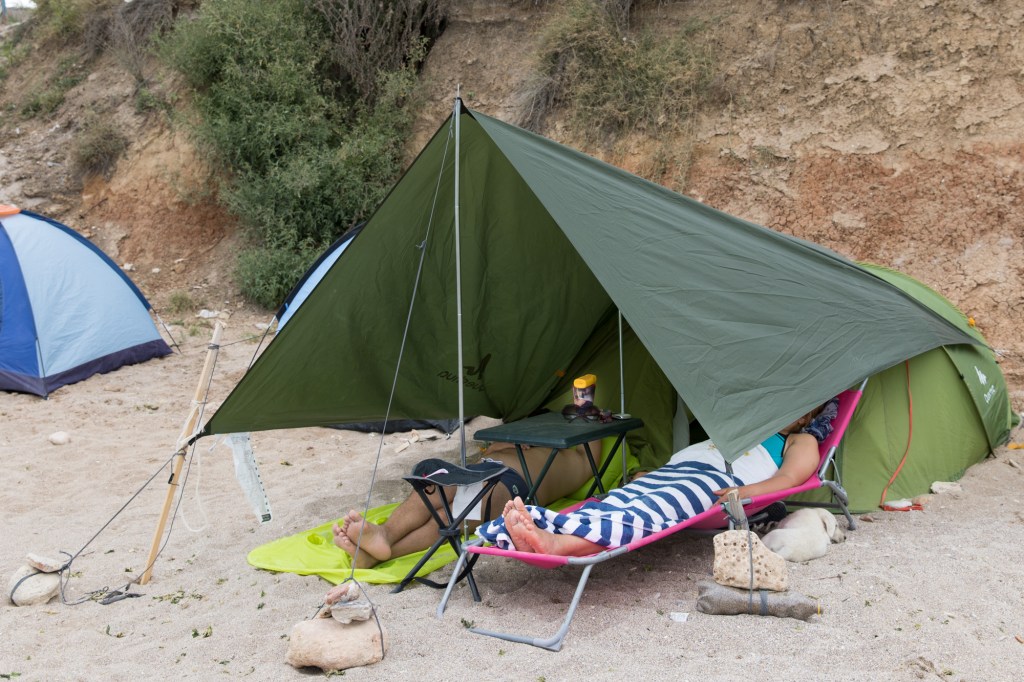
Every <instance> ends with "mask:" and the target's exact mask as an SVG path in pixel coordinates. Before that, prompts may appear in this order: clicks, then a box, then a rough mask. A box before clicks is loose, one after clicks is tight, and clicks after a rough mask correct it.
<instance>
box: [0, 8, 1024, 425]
mask: <svg viewBox="0 0 1024 682" xmlns="http://www.w3.org/2000/svg"><path fill="white" fill-rule="evenodd" d="M558 4H559V3H558V2H556V1H555V0H549V1H548V2H542V3H535V2H532V1H530V0H520V1H518V2H510V0H456V2H455V10H454V13H453V16H452V19H451V21H450V22H449V25H448V27H447V29H446V31H445V33H444V35H443V36H441V38H440V39H439V40H438V41H437V43H436V45H435V46H434V48H433V50H432V52H431V54H430V57H429V59H428V61H427V63H426V64H425V66H424V69H423V72H422V76H423V89H424V94H425V100H426V103H425V105H424V106H423V109H422V113H421V115H420V117H419V120H418V122H417V125H416V129H415V132H414V135H413V138H412V140H411V141H410V145H409V152H410V158H412V156H413V155H414V154H415V153H416V152H417V151H418V150H419V149H420V148H421V147H422V145H423V144H424V143H425V142H426V140H427V138H428V136H429V135H430V134H431V133H433V131H434V130H435V129H436V128H437V126H438V125H439V124H440V123H441V122H442V121H443V120H444V118H445V117H446V116H447V115H448V113H449V112H450V111H451V108H452V102H453V98H454V97H455V94H456V92H457V91H459V92H461V95H462V97H463V98H464V99H465V100H466V102H467V103H468V104H469V105H470V106H471V107H473V108H475V109H478V110H480V111H483V112H485V113H487V114H490V115H493V116H496V117H498V118H501V119H504V120H514V119H515V118H516V115H517V114H518V107H519V106H520V102H521V95H522V92H523V91H524V89H525V88H526V86H527V84H528V83H529V80H530V77H531V74H532V69H533V63H534V58H535V54H536V50H537V45H538V43H539V39H540V36H541V32H542V31H543V29H544V27H545V26H546V25H547V24H548V23H549V22H550V21H551V18H552V16H553V12H554V11H555V10H556V8H557V6H558ZM639 4H640V8H639V9H638V10H637V11H636V13H635V16H634V20H635V21H634V23H635V26H636V27H637V28H638V29H643V30H651V31H654V32H656V33H662V34H668V33H671V32H674V31H679V30H680V29H681V27H682V26H684V25H685V24H686V23H687V22H691V21H693V20H694V19H699V20H701V21H702V22H704V23H705V24H706V25H707V28H706V30H705V31H704V32H703V33H702V34H701V40H704V41H706V42H707V43H708V45H709V47H711V48H712V50H713V53H714V55H715V62H716V73H717V81H716V86H715V89H716V92H717V93H718V95H719V96H718V97H717V98H716V100H715V102H714V103H712V104H709V105H708V106H706V107H705V108H704V110H703V111H702V112H701V114H700V115H699V116H698V117H697V119H696V120H694V121H692V122H690V123H689V124H688V125H687V126H685V127H684V128H685V130H684V132H681V133H678V134H674V135H672V136H668V135H665V134H656V133H652V132H651V131H645V132H640V133H637V134H635V135H633V136H631V137H630V138H628V139H626V140H623V141H620V142H618V143H616V144H614V145H612V146H610V147H608V148H593V147H588V146H587V144H586V143H584V142H583V141H582V140H581V139H579V138H575V137H574V136H573V135H572V131H571V130H569V129H567V128H566V127H565V126H563V125H562V124H561V123H560V122H559V121H558V118H557V117H554V118H553V119H552V123H551V126H550V129H548V130H544V131H541V132H543V133H544V134H546V135H548V136H549V137H552V138H554V139H556V140H558V141H561V142H564V143H567V144H571V145H573V146H576V147H579V148H581V149H583V150H584V151H587V152H588V153H591V154H594V155H595V156H599V157H601V158H603V159H605V160H607V161H609V162H611V163H614V164H616V165H619V166H622V167H624V168H627V169H628V170H631V171H634V172H637V173H639V174H641V175H644V176H645V177H648V178H650V179H652V180H654V181H656V182H660V183H661V184H664V185H666V186H668V187H670V188H672V189H674V190H677V191H680V192H683V193H685V194H688V195H690V196H692V197H695V198H697V199H699V200H701V201H703V202H705V203H707V204H709V205H711V206H714V207H715V208H718V209H721V210H723V211H726V212H729V213H732V214H734V215H737V216H740V217H742V218H745V219H747V220H751V221H753V222H757V223H760V224H762V225H765V226H767V227H770V228H772V229H776V230H780V231H784V232H787V233H790V234H793V235H796V236H798V237H802V238H806V239H810V240H813V241H816V242H819V243H821V244H824V245H826V246H828V247H830V248H832V249H835V250H836V251H838V252H840V253H842V254H844V255H846V256H849V257H851V258H854V259H859V260H867V261H872V262H875V263H879V264H882V265H887V266H891V267H894V268H896V269H899V270H902V271H904V272H906V273H908V274H910V275H912V276H914V277H916V278H918V279H920V280H922V281H923V282H925V283H927V284H929V285H930V286H932V287H934V288H936V289H937V290H938V291H940V292H942V293H943V294H945V295H946V296H947V297H948V298H949V299H950V300H952V301H953V302H954V303H956V304H957V305H958V306H959V307H960V308H961V309H962V310H963V311H964V312H965V313H966V314H968V315H970V316H972V317H974V318H975V320H976V321H977V324H978V327H979V328H980V329H981V330H982V331H983V332H984V334H985V335H986V337H987V338H988V340H989V342H990V343H991V344H992V346H993V347H995V348H996V349H998V350H999V351H1000V352H1001V353H1002V355H1003V359H1002V366H1003V369H1004V372H1005V373H1006V375H1007V379H1008V381H1009V382H1010V384H1011V392H1012V395H1013V401H1014V406H1015V409H1017V410H1021V409H1024V339H1022V335H1021V333H1020V331H1019V330H1020V328H1021V326H1022V322H1024V226H1022V218H1024V215H1022V214H1024V206H1022V199H1021V196H1022V194H1024V191H1022V190H1024V172H1022V168H1024V136H1022V132H1021V131H1024V75H1022V74H1024V46H1022V45H1020V44H1019V42H1018V41H1017V40H1016V39H1015V36H1016V35H1017V34H1018V33H1019V31H1020V30H1021V27H1022V24H1024V3H1021V2H1019V1H1011V0H990V1H984V0H944V1H943V2H941V3H940V2H938V0H917V1H915V2H901V1H898V0H849V1H845V2H843V1H839V0H833V1H821V0H813V1H812V0H806V1H803V2H800V1H796V0H788V1H778V2H764V1H763V0H712V1H710V2H708V1H704V2H671V1H663V2H654V1H651V2H646V3H639ZM38 68H42V66H40V67H38ZM32 71H33V68H30V67H25V68H23V69H21V71H20V72H19V73H17V74H15V76H14V77H12V78H9V79H8V81H7V82H6V84H5V86H4V90H3V92H2V93H0V105H4V106H7V105H9V104H10V103H11V102H15V101H17V97H18V90H19V88H22V87H28V86H29V84H30V83H31V80H30V79H31V77H32V75H33V74H32ZM130 90H131V81H130V79H129V78H128V76H127V75H121V74H119V73H118V72H117V67H116V65H114V64H112V63H111V64H107V65H105V67H104V68H103V69H102V70H99V71H97V72H96V73H95V74H94V75H92V76H90V77H89V79H87V80H85V81H84V82H83V83H81V84H80V85H78V86H76V88H74V89H73V90H72V91H71V92H70V93H69V94H68V97H67V99H66V104H65V105H64V106H63V107H62V108H61V109H60V110H59V111H58V112H57V113H56V114H54V115H53V116H52V117H50V118H49V119H47V120H45V121H35V120H33V121H21V122H14V121H11V120H8V121H0V200H7V201H14V202H16V203H21V204H22V205H26V206H29V207H33V208H35V209H36V210H40V211H43V212H48V213H50V214H51V215H54V216H55V217H58V218H61V219H64V220H66V221H67V222H69V223H70V224H72V225H73V226H75V227H76V228H79V229H81V230H82V231H83V232H86V233H88V234H91V236H93V237H94V238H95V239H96V240H97V242H98V243H100V245H101V246H102V247H103V248H104V249H107V250H108V251H109V252H112V253H113V254H114V256H115V258H117V259H118V260H120V261H121V262H133V263H135V265H136V274H135V275H134V276H135V277H136V279H137V280H138V281H140V285H141V286H142V287H143V289H144V290H145V291H146V292H147V294H148V295H149V296H150V298H152V299H153V300H154V301H155V302H156V303H157V304H158V305H159V304H160V302H161V301H163V300H164V297H166V296H167V295H169V293H170V292H171V291H173V290H175V289H180V288H185V287H189V286H192V287H207V288H209V289H210V291H211V292H215V293H213V294H212V295H213V296H214V297H215V298H225V299H230V298H232V297H235V296H236V295H235V294H234V293H233V292H232V290H231V283H230V270H231V260H232V258H233V251H234V244H235V239H236V235H235V230H234V225H233V222H232V220H231V219H230V217H229V216H227V215H225V214H224V213H223V212H222V211H221V210H219V209H218V208H216V207H215V206H214V205H213V204H212V203H211V202H210V200H209V199H208V198H205V197H204V194H203V189H204V187H205V173H204V172H203V171H202V164H201V163H200V162H199V161H198V160H197V159H196V157H195V154H194V153H193V152H192V151H191V150H190V149H189V148H188V144H187V142H186V141H185V140H184V138H183V137H182V136H181V135H178V134H175V133H174V132H172V131H170V130H169V129H168V128H167V125H166V123H164V122H163V119H161V118H160V117H158V116H152V115H149V116H140V115H138V114H136V113H135V112H134V111H132V107H131V98H130V97H128V96H127V95H125V96H124V100H123V103H122V104H120V105H118V107H117V112H118V113H117V115H118V116H119V117H121V119H119V120H123V121H124V127H125V130H126V131H129V132H130V134H131V137H132V140H133V143H132V145H131V147H130V149H129V151H128V153H127V155H126V156H125V158H123V159H122V160H121V162H120V163H119V164H118V166H117V168H116V170H115V172H114V174H113V175H112V176H111V177H110V179H109V180H105V181H104V180H94V181H92V182H90V183H87V185H86V186H85V187H84V188H80V187H78V186H77V185H75V183H74V182H73V181H72V180H71V178H70V177H69V176H68V173H67V142H68V138H69V133H70V132H71V131H73V130H75V127H76V126H77V125H79V124H80V121H81V119H82V117H83V116H84V115H85V114H86V113H87V112H88V111H89V110H90V108H93V107H95V106H96V103H97V101H98V100H97V98H98V97H106V98H112V97H116V93H118V92H120V91H127V92H130ZM3 111H4V112H7V111H10V109H7V108H5V109H3ZM4 115H5V117H6V116H7V115H6V113H5V114H4ZM155 268H159V270H160V272H159V273H154V272H153V269H155Z"/></svg>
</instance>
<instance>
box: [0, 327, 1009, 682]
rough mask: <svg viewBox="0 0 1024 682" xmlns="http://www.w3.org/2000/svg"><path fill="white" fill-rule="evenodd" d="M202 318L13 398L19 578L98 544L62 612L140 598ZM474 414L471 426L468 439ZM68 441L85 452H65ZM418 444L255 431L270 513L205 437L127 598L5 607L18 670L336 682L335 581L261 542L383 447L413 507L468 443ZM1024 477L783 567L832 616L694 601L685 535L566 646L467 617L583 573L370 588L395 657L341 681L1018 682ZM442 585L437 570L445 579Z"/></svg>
mask: <svg viewBox="0 0 1024 682" xmlns="http://www.w3.org/2000/svg"><path fill="white" fill-rule="evenodd" d="M261 321H266V320H265V319H262V318H261V316H259V315H257V314H255V313H251V312H248V313H247V312H244V311H243V312H237V313H236V314H235V315H233V316H232V317H231V319H230V320H228V321H227V323H226V324H227V327H226V330H225V335H224V347H223V349H222V350H221V352H220V357H219V360H218V364H217V367H216V371H215V375H214V380H213V383H212V386H211V392H210V401H211V403H216V402H218V401H221V400H223V399H224V397H225V396H226V395H227V394H228V392H229V391H230V389H231V387H232V386H233V385H234V384H235V383H236V382H237V381H238V379H239V377H240V376H241V374H242V373H243V371H244V369H245V367H246V366H247V365H248V364H249V362H250V361H251V359H252V357H253V354H254V351H255V350H256V344H255V341H253V340H252V339H251V337H252V336H254V335H258V334H259V332H258V330H257V328H256V324H257V323H258V322H261ZM198 331H199V333H198V334H196V335H194V336H188V335H187V334H186V333H185V332H184V331H183V330H181V329H176V330H175V334H176V336H178V337H179V338H180V339H183V341H182V347H183V351H184V352H183V353H181V354H176V355H174V356H171V357H168V358H166V359H163V360H156V361H151V362H148V363H144V364H142V365H138V366H134V367H126V368H122V369H121V370H119V371H116V372H113V373H110V374H107V375H102V376H95V377H92V378H90V379H89V380H87V381H85V382H82V383H79V384H75V385H72V386H68V387H65V388H62V389H60V390H58V391H56V392H55V393H54V394H53V395H52V396H51V397H50V398H49V399H48V400H41V399H39V398H36V397H33V396H27V395H16V394H10V393H0V424H2V429H0V459H2V461H3V463H4V468H3V472H4V473H3V478H2V481H3V485H2V491H0V501H2V502H0V523H2V527H3V530H4V532H3V533H2V534H0V574H2V576H3V584H4V585H5V586H6V584H7V581H8V579H9V577H10V576H11V575H12V574H13V573H14V572H15V571H16V570H17V569H18V568H19V567H20V566H21V565H22V564H23V563H24V560H25V555H26V554H28V553H35V554H41V555H48V556H53V557H59V556H60V552H68V553H69V554H75V553H77V552H79V550H80V549H81V548H82V547H83V546H85V549H84V551H82V552H81V554H80V555H79V556H78V557H77V558H76V560H75V561H74V563H73V565H72V568H71V576H70V579H69V581H68V584H67V588H66V592H65V596H66V598H67V600H68V601H76V600H78V599H81V598H83V597H85V596H87V595H88V593H90V592H91V591H93V590H98V589H101V588H104V587H108V588H111V589H116V588H120V587H123V586H124V585H125V584H126V583H127V582H128V581H129V580H131V579H132V578H133V577H135V576H137V575H138V574H139V573H141V571H142V569H143V567H144V564H145V561H146V556H147V554H148V551H149V546H150V542H151V539H152V536H153V533H154V530H155V528H156V524H157V519H158V517H159V513H160V509H161V506H162V504H163V500H164V497H165V495H166V492H167V489H168V486H167V480H168V476H169V471H170V469H169V467H164V468H161V467H162V466H163V465H165V464H166V463H167V462H168V460H169V459H170V457H171V455H172V454H173V451H174V449H175V443H176V441H177V439H178V436H179V432H180V431H181V428H182V424H183V422H184V420H185V418H186V416H187V413H188V410H189V406H190V403H191V400H192V396H193V394H194V392H195V386H196V382H197V381H198V379H199V375H200V372H201V368H202V365H203V361H204V357H205V352H206V351H205V346H206V344H207V342H208V340H209V337H210V333H211V330H210V329H209V328H205V327H203V328H200V329H199V330H198ZM211 407H212V405H211ZM491 423H493V422H491ZM479 425H480V424H475V423H471V424H470V425H469V432H470V437H471V435H472V432H473V430H475V428H477V427H478V426H479ZM58 431H64V432H66V433H67V434H68V436H69V439H70V442H68V443H67V444H65V445H54V444H52V443H51V442H50V440H49V437H50V436H51V434H54V433H55V432H58ZM405 438H408V435H407V434H394V435H389V436H385V438H384V441H383V445H382V446H380V447H379V444H380V441H379V437H377V436H371V435H368V434H363V433H353V432H345V431H336V430H330V429H304V430H295V431H287V432H268V433H258V434H254V435H253V443H254V448H255V452H256V457H257V461H258V462H259V464H260V470H261V474H262V477H263V480H264V482H265V484H266V490H267V494H268V496H269V498H270V502H271V505H272V507H273V511H274V518H273V520H272V521H271V522H270V523H266V524H260V523H259V522H258V521H257V519H256V516H255V515H254V513H253V512H252V510H251V509H250V508H249V506H248V504H247V502H246V501H245V498H244V496H243V494H242V492H241V489H240V487H239V485H238V484H237V482H236V481H235V477H234V470H233V464H232V461H231V453H230V450H229V449H228V447H227V446H226V445H224V444H218V443H217V442H216V441H215V440H214V439H211V438H208V439H203V440H201V441H199V446H198V448H197V449H195V450H194V452H193V453H192V454H191V455H190V457H189V460H188V464H187V472H188V476H187V479H186V480H185V481H184V485H183V486H182V488H183V496H182V498H181V502H180V507H179V508H177V513H176V515H175V517H174V523H173V526H172V528H171V533H170V538H169V541H168V542H167V544H166V547H165V549H164V551H163V553H162V554H161V555H160V557H159V558H158V560H157V562H156V564H155V567H154V574H153V579H152V580H151V582H149V583H148V584H147V585H144V586H139V585H133V586H132V587H131V591H132V592H136V593H139V594H141V596H140V597H137V598H131V599H125V600H122V601H118V602H115V603H112V604H109V605H101V604H99V603H96V602H94V601H85V602H84V603H80V604H78V605H70V604H63V603H61V601H60V600H59V599H55V600H53V601H51V602H50V603H48V604H45V605H39V606H28V607H14V606H12V605H10V603H9V602H7V600H6V598H5V599H3V600H0V602H2V603H0V642H2V644H0V678H2V679H14V678H15V677H17V679H19V680H24V681H27V680H97V679H103V680H140V679H145V678H147V677H159V678H161V679H162V678H171V679H199V680H205V679H226V678H233V677H238V678H245V679H251V680H301V679H308V678H310V676H313V677H319V676H321V675H322V673H320V672H319V671H317V670H309V669H306V670H301V671H300V670H296V669H294V668H292V667H291V666H290V665H288V664H287V663H286V661H285V654H286V651H287V648H288V633H289V631H290V629H291V628H292V626H293V625H294V624H295V623H297V622H299V621H302V620H305V619H308V618H310V617H312V616H313V615H314V613H315V612H316V611H317V608H318V606H319V605H320V603H321V599H322V597H323V595H324V593H325V592H326V590H327V589H328V587H329V585H328V583H326V582H325V581H323V580H321V579H319V578H317V577H303V576H298V575H292V574H275V573H270V572H266V571H261V570H257V569H254V568H252V567H251V566H249V565H248V564H247V563H246V555H247V553H248V552H249V551H250V550H251V549H253V548H254V547H256V546H258V545H261V544H263V543H265V542H268V541H270V540H274V539H276V538H279V537H283V536H285V535H290V534H292V533H295V532H298V531H301V530H305V529H307V528H311V527H313V526H316V525H319V524H321V523H323V522H325V521H328V520H330V519H332V518H336V517H338V516H340V515H341V514H342V513H343V512H344V511H345V510H346V509H348V508H349V507H357V508H362V507H364V506H365V505H366V504H367V503H368V501H367V489H368V486H369V481H370V478H371V474H372V473H373V469H374V466H375V462H376V456H377V453H378V450H379V451H380V453H381V460H380V464H379V467H378V469H377V474H376V480H377V484H376V486H375V490H374V492H373V494H372V496H371V497H370V499H369V504H371V505H377V504H382V503H384V502H390V501H396V500H398V499H400V498H401V497H403V496H404V495H405V494H406V492H407V490H408V488H407V485H406V484H405V483H404V482H403V481H402V480H401V476H402V475H403V474H405V473H407V472H408V471H409V470H410V469H411V467H412V465H413V463H415V462H416V461H418V460H419V459H422V458H425V457H429V456H442V457H452V458H455V457H457V454H456V453H457V448H458V439H457V438H454V439H444V438H438V439H435V440H430V441H422V442H417V443H413V444H411V445H409V446H408V447H406V448H405V449H404V450H403V451H402V452H400V453H397V452H396V451H395V450H396V448H397V447H399V446H401V445H402V444H403V443H404V439H405ZM1014 438H1015V440H1017V441H1020V440H1021V439H1022V434H1021V432H1020V431H1017V432H1015V434H1014ZM147 481H149V483H148V485H146V484H147ZM1022 483H1024V451H1022V450H1010V449H1007V448H1000V449H999V450H998V451H997V452H996V453H995V456H994V457H992V458H989V459H987V460H986V461H984V462H982V463H980V464H978V465H976V466H974V467H972V468H971V469H970V470H969V471H968V472H967V474H966V475H965V476H964V478H963V479H962V480H961V486H962V492H960V493H947V494H944V495H941V496H935V497H934V498H933V499H932V500H931V501H930V502H929V503H928V504H927V505H926V508H925V510H924V511H912V512H904V513H886V512H881V511H879V512H875V513H872V514H869V515H862V516H859V517H858V524H859V527H858V529H857V530H855V531H853V532H851V533H849V534H848V540H847V541H846V542H845V543H843V544H839V545H833V546H832V548H831V549H830V551H829V553H828V554H827V555H826V556H825V557H823V558H821V559H818V560H814V561H811V562H808V563H805V564H790V565H789V575H790V582H791V585H792V589H793V590H794V591H796V592H799V593H801V594H804V595H808V596H811V597H813V598H816V599H818V600H819V601H820V604H821V608H822V614H821V615H820V616H816V617H814V618H813V619H812V620H811V621H809V622H804V621H799V620H793V619H780V618H773V617H759V616H746V615H744V616H712V615H705V614H702V613H699V612H697V610H696V608H695V601H696V596H697V589H696V584H697V582H698V581H699V580H701V579H704V578H706V577H709V576H710V574H711V568H712V559H713V550H712V542H711V540H710V538H707V537H684V536H676V537H673V538H669V539H667V540H664V541H662V542H660V543H658V544H656V545H653V546H651V547H648V548H646V549H643V550H641V551H638V552H635V553H632V554H629V555H625V556H622V557H619V558H618V559H616V560H614V561H612V562H609V563H606V564H603V565H600V566H598V567H596V568H595V570H594V571H593V574H592V576H591V579H590V583H589V585H588V586H587V589H586V592H585V593H584V595H583V599H582V602H581V604H580V607H579V610H578V612H577V614H576V617H575V619H574V622H573V623H572V626H571V628H570V630H569V634H568V637H567V638H566V640H565V644H564V647H563V649H562V650H561V651H560V652H558V653H552V652H549V651H545V650H541V649H537V648H534V647H530V646H527V645H522V644H512V643H508V642H502V641H499V640H496V639H492V638H487V637H482V636H479V635H475V634H472V633H470V632H468V631H467V629H466V625H467V624H470V623H475V624H476V625H479V626H482V627H490V628H494V629H507V630H511V631H516V632H521V633H524V634H530V635H537V636H548V635H551V634H553V633H554V632H555V630H556V629H557V626H558V624H559V623H560V621H561V619H562V617H563V615H564V613H565V612H566V608H567V605H568V603H569V600H570V599H571V597H572V592H573V589H574V587H575V584H576V581H577V579H578V576H579V572H578V571H577V570H575V569H558V570H554V571H541V570H539V569H534V568H530V567H528V566H524V565H520V564H517V563H513V562H505V561H498V560H490V561H488V560H487V559H484V560H482V561H481V562H480V563H479V564H478V566H477V570H476V575H477V578H478V581H479V584H480V587H481V590H482V592H483V602H482V603H473V601H472V600H471V598H470V596H469V592H468V589H467V588H466V587H465V585H462V586H460V587H459V588H458V589H457V590H456V593H455V594H454V596H453V598H452V601H451V603H450V605H449V608H448V611H447V613H446V614H445V616H444V618H443V619H440V620H438V619H437V618H435V609H436V607H437V604H438V602H439V599H440V593H439V592H438V591H435V590H432V589H429V588H426V587H422V586H415V587H412V588H410V589H407V590H406V591H405V592H402V593H400V594H391V593H390V586H379V585H369V586H367V590H368V593H369V595H370V597H371V598H372V601H373V603H374V604H375V606H376V608H377V612H378V613H379V617H380V621H381V623H382V625H383V627H384V628H385V629H386V631H387V633H388V637H389V639H390V648H389V650H388V653H387V656H386V658H385V659H384V660H383V661H382V662H380V663H378V664H376V665H373V666H368V667H365V668H352V669H349V670H348V671H346V673H345V678H346V679H354V680H385V679H386V680H398V679H414V678H416V679H422V680H477V679H485V680H505V679H508V680H513V679H514V680H547V681H554V680H565V679H580V678H583V677H587V678H591V679H599V680H603V679H608V680H612V679H615V680H619V679H623V678H627V677H628V678H635V679H650V678H656V677H657V678H662V679H677V680H697V679H702V680H707V679H761V678H764V677H765V676H766V675H765V673H768V674H769V675H770V677H771V678H773V679H776V680H798V679H799V680H829V679H835V680H881V679H885V680H916V679H943V680H1013V679H1017V678H1018V677H1019V671H1020V670H1021V669H1022V667H1024V582H1022V577H1021V572H1020V566H1021V565H1024V511H1021V509H1022V506H1021V502H1022V497H1024V495H1022ZM136 493H138V494H137V496H136V497H134V499H132V498H133V496H135V495H136ZM129 500H131V502H130V504H128V505H127V507H125V508H124V510H123V511H120V513H119V510H121V508H122V506H123V505H125V504H126V503H128V502H129ZM108 522H109V525H106V527H105V528H104V526H105V524H108ZM101 530H102V532H100V531H101ZM96 533H99V535H98V536H97V537H95V539H92V538H93V536H94V535H95V534H96ZM90 540H91V543H90ZM447 575H448V569H441V570H440V571H438V572H437V573H436V574H435V578H442V579H446V578H447Z"/></svg>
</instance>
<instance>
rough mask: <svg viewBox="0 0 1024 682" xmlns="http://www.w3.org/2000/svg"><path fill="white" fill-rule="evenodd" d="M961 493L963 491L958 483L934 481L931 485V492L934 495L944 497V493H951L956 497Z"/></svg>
mask: <svg viewBox="0 0 1024 682" xmlns="http://www.w3.org/2000/svg"><path fill="white" fill-rule="evenodd" d="M963 491H964V489H963V488H962V487H961V486H960V484H959V483H949V482H946V481H935V482H934V483H932V492H933V493H935V494H936V495H945V494H946V493H953V494H954V495H956V494H959V493H962V492H963Z"/></svg>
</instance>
